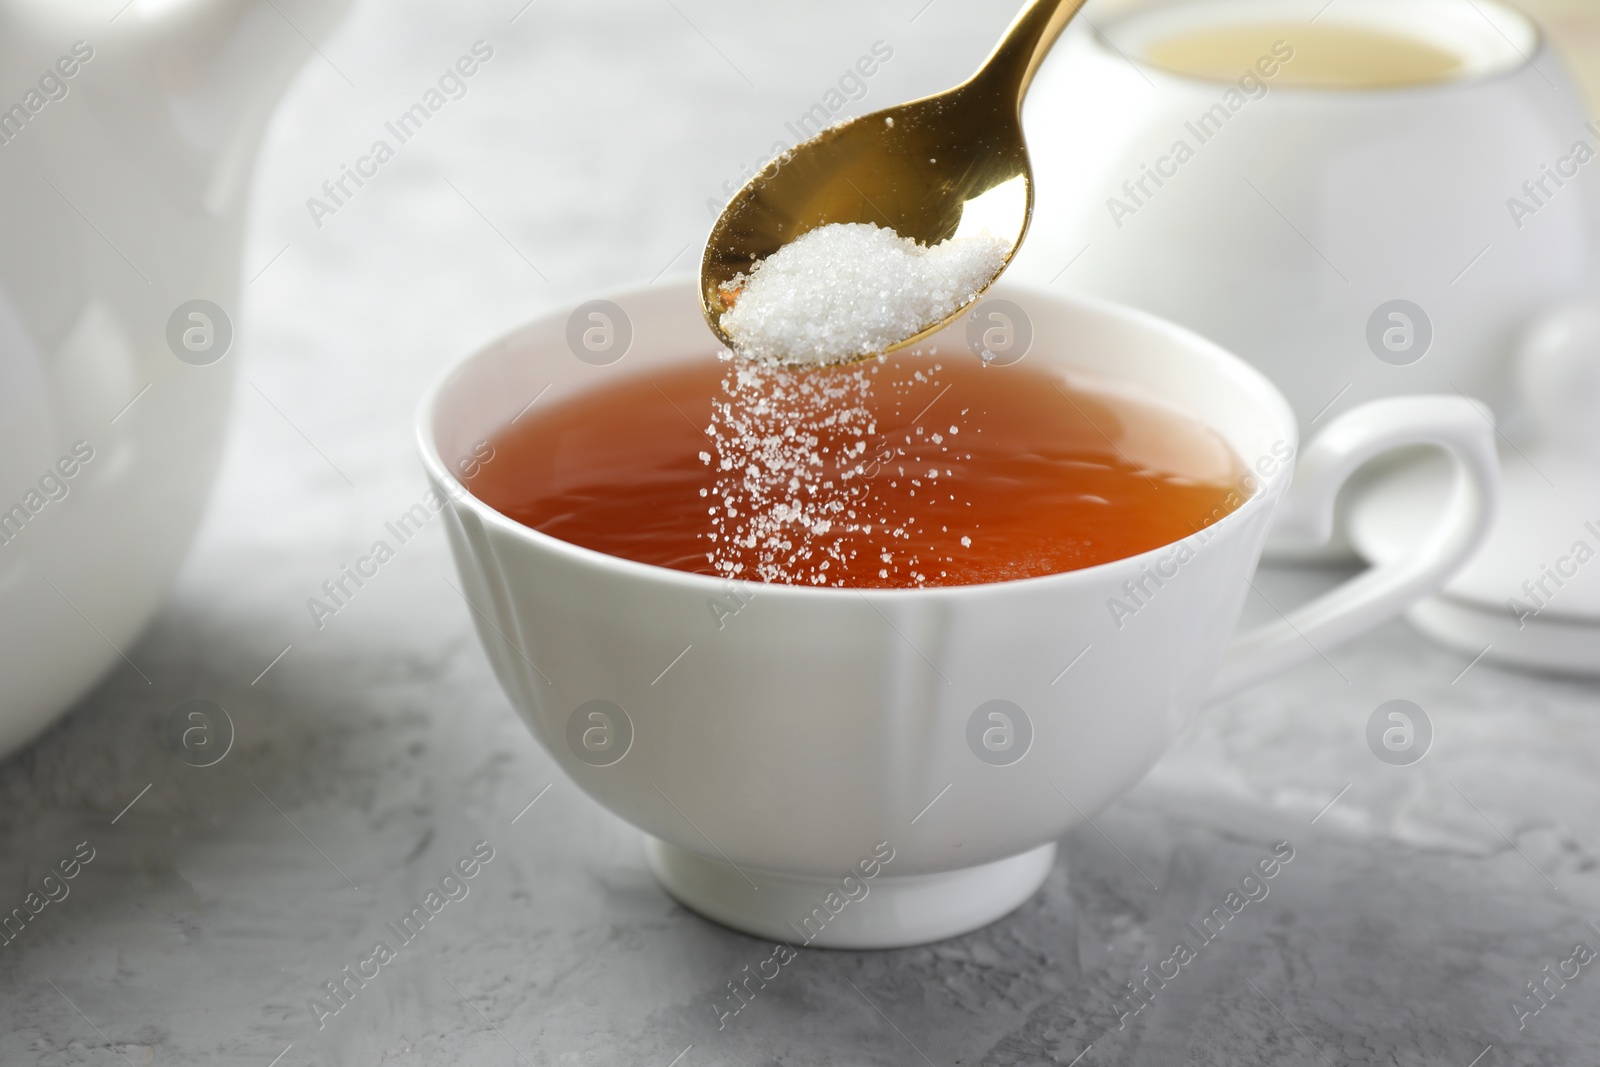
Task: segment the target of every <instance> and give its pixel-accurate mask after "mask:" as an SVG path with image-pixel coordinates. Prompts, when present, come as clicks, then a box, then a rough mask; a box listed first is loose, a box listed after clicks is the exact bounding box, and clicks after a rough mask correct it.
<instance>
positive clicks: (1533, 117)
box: [1011, 0, 1600, 424]
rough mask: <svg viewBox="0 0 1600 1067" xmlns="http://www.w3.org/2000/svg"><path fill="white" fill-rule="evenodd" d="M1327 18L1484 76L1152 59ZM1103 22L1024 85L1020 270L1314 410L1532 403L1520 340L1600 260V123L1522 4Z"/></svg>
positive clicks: (1223, 4) (1467, 1)
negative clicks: (1143, 314) (1396, 77)
mask: <svg viewBox="0 0 1600 1067" xmlns="http://www.w3.org/2000/svg"><path fill="white" fill-rule="evenodd" d="M1313 18H1315V19H1316V20H1317V23H1318V25H1320V26H1328V25H1334V24H1339V25H1353V26H1356V27H1373V28H1377V29H1386V30H1388V31H1390V32H1397V33H1400V34H1403V35H1406V36H1412V37H1418V38H1421V39H1422V40H1425V41H1429V42H1433V43H1436V44H1438V45H1440V46H1442V47H1444V48H1446V49H1447V50H1449V51H1451V52H1454V53H1456V54H1457V55H1459V56H1460V57H1461V59H1462V61H1463V64H1464V66H1463V69H1462V71H1461V73H1460V74H1459V76H1456V77H1453V78H1452V79H1451V80H1448V81H1440V82H1435V83H1424V84H1416V85H1410V86H1405V87H1399V88H1381V89H1368V88H1313V87H1296V86H1292V85H1288V84H1285V74H1284V73H1283V72H1284V70H1286V69H1287V67H1288V65H1289V64H1283V63H1280V62H1279V59H1280V58H1281V56H1280V57H1274V56H1271V55H1264V56H1262V62H1260V63H1259V65H1257V66H1254V67H1252V68H1251V69H1249V70H1245V69H1241V70H1240V71H1239V72H1238V78H1237V79H1235V80H1233V81H1231V82H1215V81H1208V80H1203V79H1199V78H1193V77H1186V76H1179V75H1176V74H1173V73H1169V72H1167V71H1165V70H1163V69H1161V68H1159V67H1157V66H1154V65H1152V64H1150V63H1148V62H1145V61H1143V59H1142V58H1141V57H1142V56H1143V55H1144V52H1145V48H1146V46H1147V45H1149V44H1150V43H1152V42H1156V41H1159V40H1162V39H1163V38H1165V37H1168V36H1172V35H1177V34H1181V33H1182V32H1186V31H1188V30H1190V29H1193V28H1199V27H1215V26H1223V25H1232V24H1238V23H1250V22H1270V23H1275V24H1289V25H1293V24H1295V23H1297V22H1298V23H1305V24H1307V25H1309V23H1310V22H1311V20H1312V19H1313ZM1098 28H1099V29H1100V30H1102V31H1103V33H1104V35H1103V36H1100V35H1097V34H1094V33H1091V32H1089V30H1088V28H1087V26H1084V27H1081V28H1080V29H1079V30H1078V32H1075V33H1073V34H1069V36H1068V38H1067V39H1066V40H1064V41H1063V42H1062V44H1061V45H1060V46H1058V47H1057V49H1056V51H1055V53H1054V54H1053V55H1052V56H1051V57H1050V59H1049V60H1048V61H1047V62H1046V63H1045V65H1044V67H1043V68H1042V69H1041V71H1040V73H1039V77H1038V79H1037V81H1036V82H1035V83H1034V86H1033V88H1032V90H1031V92H1030V94H1029V98H1028V105H1027V109H1026V112H1025V118H1026V121H1027V129H1028V136H1029V147H1030V150H1031V153H1032V157H1033V163H1034V169H1035V176H1036V179H1037V183H1038V208H1037V211H1036V214H1035V218H1034V226H1033V229H1032V231H1031V234H1030V237H1029V239H1028V242H1027V244H1026V245H1025V246H1024V248H1023V249H1022V251H1021V252H1020V253H1019V256H1018V259H1017V262H1016V264H1015V265H1014V266H1013V268H1012V274H1011V276H1012V277H1014V278H1019V279H1023V280H1034V281H1040V282H1044V281H1056V280H1057V279H1059V280H1058V281H1056V283H1057V284H1058V285H1060V286H1063V287H1071V288H1073V289H1074V290H1077V291H1081V292H1087V293H1092V294H1094V295H1096V296H1100V297H1103V298H1106V299H1110V300H1115V301H1118V302H1121V303H1127V304H1131V305H1133V306H1135V307H1139V308H1143V309H1145V310H1148V311H1152V312H1154V313H1156V314H1158V315H1161V316H1163V317H1165V318H1168V319H1171V320H1172V321H1174V322H1177V323H1180V324H1182V325H1184V326H1187V327H1189V328H1191V329H1194V330H1196V331H1198V332H1200V333H1201V334H1204V335H1205V336H1207V337H1209V338H1211V339H1212V340H1215V341H1217V342H1218V343H1220V344H1222V345H1224V346H1225V347H1227V348H1229V349H1230V350H1231V351H1234V352H1236V353H1238V354H1239V355H1241V356H1243V357H1244V358H1245V359H1247V360H1248V361H1250V362H1251V363H1252V364H1254V365H1255V366H1257V367H1259V368H1260V369H1261V370H1262V371H1264V372H1265V373H1266V374H1267V376H1268V377H1269V378H1271V379H1272V381H1273V382H1274V383H1275V384H1276V385H1277V386H1278V387H1279V388H1280V389H1282V390H1283V392H1284V394H1285V395H1286V396H1287V397H1288V398H1289V402H1290V404H1291V405H1292V406H1293V408H1294V411H1295V414H1296V416H1297V417H1298V418H1299V419H1300V421H1301V423H1302V424H1309V423H1310V422H1311V421H1312V420H1313V419H1316V418H1318V416H1325V413H1326V415H1333V414H1337V413H1338V412H1339V411H1341V410H1345V409H1348V408H1350V407H1352V406H1354V405H1357V404H1361V403H1364V402H1365V401H1367V400H1371V399H1374V398H1377V397H1381V396H1393V395H1400V394H1414V393H1430V392H1438V393H1450V392H1454V391H1456V390H1459V391H1460V392H1462V393H1465V394H1466V395H1469V396H1475V397H1483V398H1485V399H1486V400H1488V401H1489V402H1490V404H1491V406H1493V407H1494V408H1495V409H1496V410H1497V412H1498V413H1499V414H1500V415H1501V416H1502V417H1504V416H1507V415H1509V414H1510V413H1511V410H1510V409H1511V407H1512V404H1511V396H1510V391H1509V385H1510V374H1509V371H1508V366H1507V365H1508V362H1509V360H1510V356H1511V352H1512V350H1513V348H1514V347H1515V340H1516V338H1517V337H1518V336H1519V335H1520V334H1521V333H1522V332H1523V330H1524V329H1525V328H1527V327H1528V326H1529V324H1530V322H1531V321H1532V320H1533V319H1534V318H1536V317H1537V316H1539V315H1540V314H1542V313H1543V312H1544V311H1545V310H1546V309H1549V308H1552V307H1553V306H1555V305H1556V304H1557V303H1560V302H1562V301H1564V300H1565V299H1566V298H1568V297H1570V296H1571V295H1572V294H1574V293H1576V292H1579V291H1581V289H1582V287H1583V285H1584V283H1585V280H1586V279H1588V278H1592V277H1595V276H1596V275H1597V273H1600V124H1594V123H1589V122H1587V121H1586V117H1585V115H1584V110H1583V106H1582V101H1581V97H1580V96H1579V94H1578V92H1577V91H1576V89H1575V88H1574V87H1573V85H1572V83H1571V81H1570V79H1569V78H1568V77H1567V76H1566V75H1565V73H1564V71H1563V69H1562V67H1561V64H1560V62H1559V61H1558V60H1557V59H1556V58H1555V56H1554V54H1553V53H1552V52H1551V51H1550V49H1549V48H1548V46H1547V45H1546V44H1545V43H1544V42H1543V41H1542V40H1541V36H1540V34H1539V31H1538V29H1537V27H1536V26H1535V25H1534V24H1533V23H1532V22H1531V21H1530V20H1529V19H1528V18H1527V17H1526V16H1525V15H1522V14H1521V13H1519V12H1517V11H1515V10H1514V9H1513V8H1511V7H1509V6H1507V5H1505V4H1503V3H1500V2H1498V0H1337V2H1335V3H1332V4H1329V3H1328V0H1183V2H1179V3H1175V4H1167V5H1163V6H1159V7H1156V8H1154V9H1152V10H1145V11H1139V12H1136V13H1134V14H1130V15H1127V16H1124V17H1120V18H1116V19H1108V20H1106V21H1104V22H1101V23H1098ZM1293 36H1294V35H1293V33H1292V32H1288V31H1286V32H1285V43H1286V48H1289V49H1292V47H1293V44H1294V41H1293ZM1290 63H1292V60H1291V61H1290ZM1180 142H1181V143H1183V144H1184V145H1186V146H1187V147H1186V149H1184V150H1178V148H1177V146H1178V144H1179V143H1180ZM1580 143H1581V144H1582V145H1584V146H1586V147H1585V148H1584V149H1582V150H1579V149H1578V148H1577V146H1578V145H1579V144H1580ZM1069 265H1070V266H1069Z"/></svg>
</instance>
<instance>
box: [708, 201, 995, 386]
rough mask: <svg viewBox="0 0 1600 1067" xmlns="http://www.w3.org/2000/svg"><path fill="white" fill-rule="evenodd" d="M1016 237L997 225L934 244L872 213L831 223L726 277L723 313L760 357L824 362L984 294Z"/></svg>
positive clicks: (889, 341) (929, 322) (887, 343)
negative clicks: (1006, 236) (872, 218)
mask: <svg viewBox="0 0 1600 1067" xmlns="http://www.w3.org/2000/svg"><path fill="white" fill-rule="evenodd" d="M1009 250H1010V245H1009V244H1008V243H1007V242H1006V241H1004V240H1002V239H1001V238H999V237H995V236H994V235H992V234H990V233H989V232H988V231H984V232H983V233H982V234H981V235H979V236H977V237H955V238H951V239H950V240H948V241H945V242H943V243H941V244H937V245H934V246H933V247H931V248H929V247H927V246H925V245H922V244H919V243H917V242H916V241H914V240H912V239H910V238H908V237H901V236H900V235H899V234H897V233H896V232H895V231H893V230H890V229H885V228H883V227H881V226H875V225H873V224H872V223H863V222H849V223H833V224H831V225H828V226H822V227H819V228H817V229H815V230H812V231H811V232H809V233H807V234H804V235H802V236H801V237H799V238H797V239H795V240H794V241H791V242H790V243H789V244H787V245H784V246H783V247H782V248H780V249H779V250H778V251H777V252H774V253H773V254H772V255H771V256H769V257H767V258H766V259H765V260H763V261H762V262H760V263H758V264H756V266H755V267H754V268H753V269H752V270H751V271H750V273H749V274H740V275H739V276H738V277H736V278H735V279H734V280H733V281H731V282H729V283H727V284H726V285H724V286H723V291H724V296H725V299H729V300H731V301H732V302H733V304H732V307H731V308H729V310H727V311H725V312H723V314H722V318H721V320H720V325H721V326H722V329H723V332H724V333H726V334H727V335H728V337H729V338H730V339H731V340H732V341H733V347H734V350H735V351H737V352H738V353H739V354H740V355H743V356H747V357H749V358H751V359H756V360H764V361H768V362H774V363H785V364H798V365H807V364H810V365H815V364H825V363H842V362H847V361H849V360H852V359H855V358H858V357H860V356H868V355H874V354H877V353H880V352H884V351H886V350H887V349H889V348H890V347H891V346H893V345H896V344H899V343H901V342H902V341H905V340H907V339H908V338H911V337H915V336H916V335H917V334H919V333H921V332H922V331H923V330H925V329H927V328H928V327H930V326H933V325H935V324H936V323H938V322H941V321H942V320H944V319H945V318H947V317H949V316H950V315H952V314H954V313H955V312H957V311H959V310H960V309H961V308H963V307H965V306H966V305H967V304H969V303H971V302H972V301H973V300H974V299H976V298H977V296H978V294H979V293H980V292H981V291H982V290H983V289H984V288H985V287H986V286H987V285H988V284H989V283H990V282H992V281H993V280H994V278H995V276H996V275H998V274H999V273H1000V269H1001V267H1003V266H1004V265H1005V258H1006V253H1007V252H1008V251H1009Z"/></svg>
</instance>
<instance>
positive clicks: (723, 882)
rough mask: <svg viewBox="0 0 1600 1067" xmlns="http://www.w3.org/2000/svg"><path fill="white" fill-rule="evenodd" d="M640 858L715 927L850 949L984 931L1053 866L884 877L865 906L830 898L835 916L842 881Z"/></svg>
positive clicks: (1036, 855) (1046, 852) (1048, 848)
mask: <svg viewBox="0 0 1600 1067" xmlns="http://www.w3.org/2000/svg"><path fill="white" fill-rule="evenodd" d="M644 849H645V858H646V860H647V861H648V862H649V864H650V870H651V872H652V873H653V874H654V875H655V876H656V880H657V881H658V882H660V883H661V886H662V888H664V889H665V890H666V891H667V892H668V893H669V894H671V895H672V897H673V898H674V899H675V900H677V901H678V903H680V904H682V905H683V906H684V907H686V908H688V909H690V910H691V911H695V912H698V913H700V914H701V915H703V916H705V917H706V918H708V919H710V920H712V921H713V922H717V923H721V924H722V925H723V926H729V927H732V928H733V929H735V930H738V931H740V932H742V933H746V934H751V935H753V936H756V937H764V938H772V939H774V940H778V941H784V942H787V943H788V944H790V945H794V946H796V947H798V946H801V945H808V946H811V947H819V948H852V949H861V948H903V947H905V946H908V945H921V944H926V943H927V942H929V941H942V940H944V939H945V938H947V937H956V936H958V935H960V934H965V933H970V932H971V931H973V930H976V929H978V928H979V927H982V926H987V925H989V924H990V923H992V922H994V921H995V920H996V919H999V918H1000V917H1001V916H1003V915H1006V914H1009V913H1010V912H1011V911H1013V910H1015V909H1016V908H1017V907H1019V906H1020V905H1021V904H1022V903H1023V902H1024V901H1026V900H1027V899H1028V898H1029V897H1031V896H1033V894H1034V893H1035V892H1037V891H1038V889H1039V887H1040V886H1041V885H1043V884H1044V880H1045V878H1046V877H1047V876H1048V875H1049V874H1050V868H1051V866H1052V865H1053V864H1054V863H1055V857H1056V846H1055V842H1053V841H1052V842H1051V843H1050V844H1048V845H1041V846H1040V847H1039V848H1036V849H1033V850H1032V851H1030V852H1023V853H1020V854H1018V855H1015V856H1008V857H1007V858H1005V859H1003V860H996V861H994V862H993V863H984V864H980V865H978V866H976V867H963V868H961V869H959V870H954V871H943V872H940V873H938V874H919V875H902V876H899V877H895V876H893V875H890V874H887V873H883V874H879V875H878V876H877V877H876V878H872V879H870V880H865V879H864V880H863V882H864V884H865V885H866V886H867V894H866V895H865V896H863V897H861V898H860V899H858V900H851V901H847V902H846V903H844V905H843V906H842V907H841V908H840V910H839V911H838V912H836V913H835V912H831V911H830V909H829V908H828V907H827V906H826V903H825V901H827V898H828V896H829V894H830V893H833V894H835V899H834V904H835V906H838V902H839V901H843V900H845V899H846V898H845V893H844V889H843V888H842V887H841V885H840V882H841V880H842V878H843V876H842V875H841V876H840V877H839V878H813V877H807V876H803V875H792V874H779V873H776V872H773V871H760V870H752V869H750V868H736V867H734V866H732V865H731V864H728V863H723V862H720V861H718V860H709V859H705V858H704V857H702V856H697V855H695V854H694V853H692V852H686V851H684V850H683V849H680V848H677V847H675V846H673V845H669V844H667V843H666V842H664V841H659V840H657V839H656V838H653V837H648V836H647V837H646V838H645V846H644ZM858 892H859V890H858ZM824 918H825V919H826V921H823V920H824ZM808 920H809V921H808Z"/></svg>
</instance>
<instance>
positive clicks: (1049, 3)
mask: <svg viewBox="0 0 1600 1067" xmlns="http://www.w3.org/2000/svg"><path fill="white" fill-rule="evenodd" d="M1085 2H1086V0H1028V4H1027V6H1026V7H1024V8H1023V9H1022V12H1021V14H1019V15H1018V16H1017V17H1016V18H1015V19H1014V20H1012V23H1011V26H1010V27H1009V28H1008V29H1007V30H1006V32H1005V36H1004V37H1002V38H1000V43H999V44H997V45H995V49H994V51H993V52H991V53H989V58H988V59H986V60H984V61H983V66H982V67H980V68H978V73H977V74H975V75H973V80H974V81H976V80H978V79H980V78H981V79H983V80H985V81H988V82H991V83H992V84H993V86H994V88H995V89H996V90H999V89H1000V88H1001V87H1002V86H1003V87H1004V89H1005V92H1006V95H1007V96H1008V97H1014V99H1015V102H1016V106H1017V109H1018V111H1020V110H1021V108H1022V99H1023V97H1025V96H1027V94H1028V86H1029V85H1031V84H1032V83H1033V76H1034V75H1035V74H1037V73H1038V71H1039V64H1041V63H1043V62H1044V57H1045V56H1046V55H1048V54H1049V53H1050V46H1051V45H1053V44H1055V43H1056V38H1057V37H1060V36H1061V31H1062V30H1064V29H1066V28H1067V23H1069V22H1071V21H1072V16H1074V15H1076V14H1077V13H1078V9H1079V8H1081V7H1083V5H1084V3H1085Z"/></svg>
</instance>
